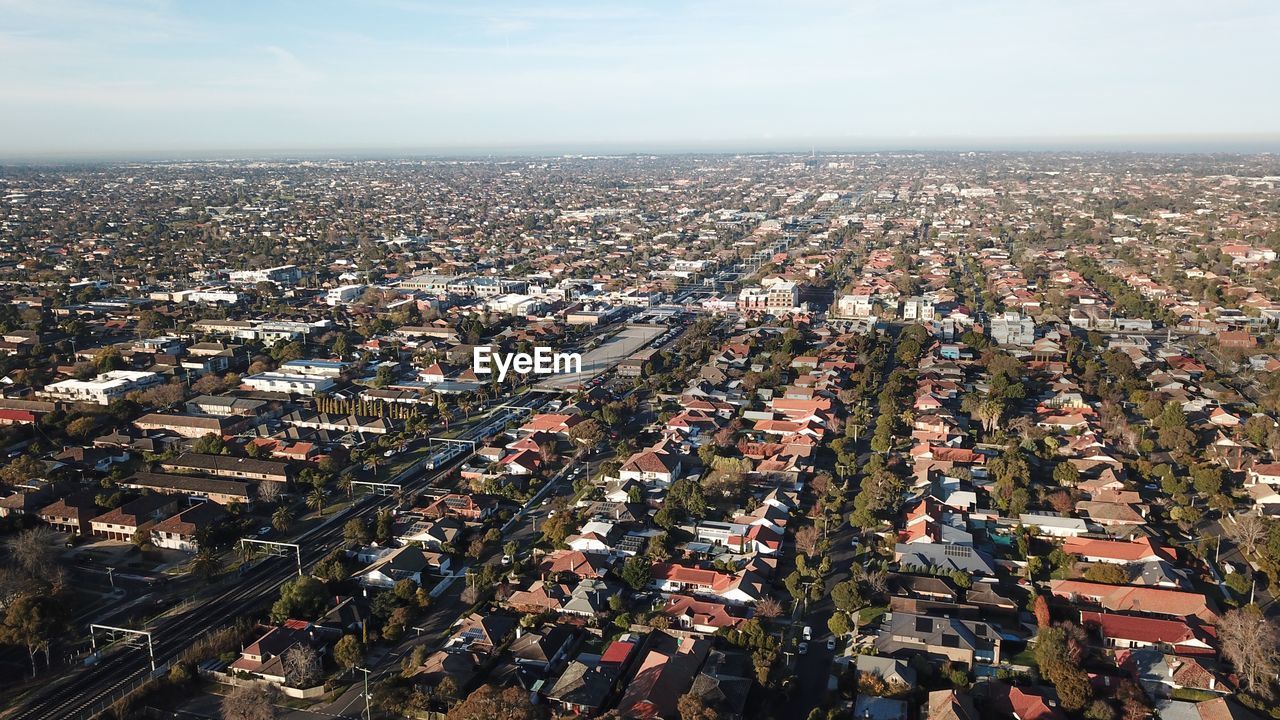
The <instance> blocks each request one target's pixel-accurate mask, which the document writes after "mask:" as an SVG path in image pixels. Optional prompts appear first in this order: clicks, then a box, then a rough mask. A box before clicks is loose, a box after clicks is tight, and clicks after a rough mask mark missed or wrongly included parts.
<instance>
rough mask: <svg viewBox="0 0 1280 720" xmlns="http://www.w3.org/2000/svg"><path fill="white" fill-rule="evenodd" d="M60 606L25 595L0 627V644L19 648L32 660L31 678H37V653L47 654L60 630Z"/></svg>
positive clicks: (45, 598) (48, 599)
mask: <svg viewBox="0 0 1280 720" xmlns="http://www.w3.org/2000/svg"><path fill="white" fill-rule="evenodd" d="M63 624H64V623H63V621H62V613H61V606H60V605H59V603H58V601H57V600H56V599H54V598H53V597H51V596H48V595H35V594H27V595H22V596H20V597H19V598H18V599H17V600H15V601H13V602H12V603H10V604H9V608H8V610H7V611H6V612H5V614H4V624H3V625H0V643H7V644H9V645H20V646H22V647H25V648H26V649H27V655H28V656H29V657H30V658H31V676H32V677H35V674H36V653H37V652H39V651H40V650H42V649H43V650H47V649H48V647H49V642H50V641H51V640H52V639H53V638H54V637H56V636H57V634H58V633H59V632H60V631H61V629H62V626H63Z"/></svg>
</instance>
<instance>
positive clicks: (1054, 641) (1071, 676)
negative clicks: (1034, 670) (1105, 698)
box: [1035, 626, 1093, 712]
mask: <svg viewBox="0 0 1280 720" xmlns="http://www.w3.org/2000/svg"><path fill="white" fill-rule="evenodd" d="M1073 636H1074V633H1073ZM1071 644H1075V641H1073V642H1070V643H1069V642H1068V631H1067V630H1066V629H1064V628H1063V627H1061V626H1052V627H1045V628H1041V629H1040V634H1039V636H1038V638H1037V640H1036V649H1035V657H1036V664H1037V665H1039V667H1040V673H1041V674H1042V675H1043V676H1044V677H1045V679H1046V680H1048V681H1049V682H1050V683H1051V684H1052V685H1053V687H1054V688H1055V689H1056V690H1057V691H1058V699H1059V700H1060V701H1061V702H1062V707H1063V708H1065V709H1067V710H1070V711H1072V712H1076V711H1079V710H1082V709H1083V708H1084V707H1085V706H1086V705H1088V704H1089V701H1090V700H1091V699H1093V690H1092V688H1091V687H1090V685H1089V676H1088V675H1087V674H1085V672H1084V670H1083V669H1082V668H1081V667H1080V664H1079V660H1078V659H1077V660H1076V661H1074V662H1073V660H1072V656H1073V651H1072V650H1071V649H1070V647H1069V646H1070V645H1071Z"/></svg>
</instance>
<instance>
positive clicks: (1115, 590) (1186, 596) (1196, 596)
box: [1049, 580, 1218, 623]
mask: <svg viewBox="0 0 1280 720" xmlns="http://www.w3.org/2000/svg"><path fill="white" fill-rule="evenodd" d="M1049 592H1050V594H1051V595H1052V596H1053V597H1055V598H1058V599H1060V600H1066V601H1068V602H1071V603H1083V604H1088V605H1099V606H1101V607H1102V609H1104V610H1107V611H1110V612H1141V613H1149V614H1153V615H1168V616H1171V617H1178V618H1185V617H1195V618H1199V619H1200V620H1202V621H1204V622H1209V623H1212V622H1217V620H1218V614H1217V612H1216V611H1215V610H1214V609H1213V608H1211V607H1210V606H1209V600H1208V599H1207V598H1206V597H1205V596H1204V595H1201V594H1200V593H1194V592H1183V591H1181V590H1169V589H1165V588H1152V587H1134V586H1132V585H1104V584H1102V583H1094V582H1088V581H1086V580H1050V581H1049Z"/></svg>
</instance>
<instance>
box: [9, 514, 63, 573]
mask: <svg viewBox="0 0 1280 720" xmlns="http://www.w3.org/2000/svg"><path fill="white" fill-rule="evenodd" d="M57 542H58V537H57V533H55V532H54V531H53V530H51V529H49V527H47V526H45V525H38V526H36V527H33V528H31V529H29V530H23V531H22V532H20V533H18V534H17V535H16V536H14V537H12V538H9V540H8V541H6V543H5V545H6V546H7V547H8V549H9V554H10V555H11V556H13V560H14V562H15V563H17V564H18V567H21V568H22V569H23V570H25V571H27V573H28V574H29V575H31V576H32V577H40V576H43V575H44V574H45V573H46V572H47V571H48V569H49V567H50V566H51V565H53V563H54V559H55V558H56V557H57V556H58V551H57Z"/></svg>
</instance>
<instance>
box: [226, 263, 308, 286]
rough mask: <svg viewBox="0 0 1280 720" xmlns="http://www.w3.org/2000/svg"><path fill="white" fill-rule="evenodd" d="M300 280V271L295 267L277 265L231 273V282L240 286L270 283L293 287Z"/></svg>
mask: <svg viewBox="0 0 1280 720" xmlns="http://www.w3.org/2000/svg"><path fill="white" fill-rule="evenodd" d="M301 279H302V271H300V270H298V266H297V265H279V266H276V267H273V268H264V269H262V270H235V271H233V272H232V273H231V282H233V283H237V284H240V285H256V284H258V283H260V282H270V283H275V284H277V285H293V284H295V283H297V282H298V281H299V280H301Z"/></svg>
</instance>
